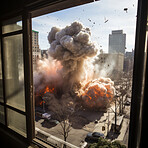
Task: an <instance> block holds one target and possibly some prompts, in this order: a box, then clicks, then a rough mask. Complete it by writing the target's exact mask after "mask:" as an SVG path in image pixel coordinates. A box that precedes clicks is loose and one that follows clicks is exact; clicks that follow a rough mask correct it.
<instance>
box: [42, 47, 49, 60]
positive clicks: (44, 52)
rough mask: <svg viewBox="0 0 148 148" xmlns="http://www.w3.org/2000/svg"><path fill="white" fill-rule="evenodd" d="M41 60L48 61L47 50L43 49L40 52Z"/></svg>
mask: <svg viewBox="0 0 148 148" xmlns="http://www.w3.org/2000/svg"><path fill="white" fill-rule="evenodd" d="M41 58H42V59H44V58H46V59H48V49H44V50H41Z"/></svg>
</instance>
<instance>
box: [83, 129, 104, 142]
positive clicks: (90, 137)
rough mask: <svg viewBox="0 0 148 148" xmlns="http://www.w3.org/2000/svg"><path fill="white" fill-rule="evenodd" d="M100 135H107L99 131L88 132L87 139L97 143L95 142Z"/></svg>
mask: <svg viewBox="0 0 148 148" xmlns="http://www.w3.org/2000/svg"><path fill="white" fill-rule="evenodd" d="M99 137H102V138H104V137H105V136H104V134H103V133H99V132H93V133H88V134H87V136H86V138H85V141H86V142H89V143H95V142H98V138H99Z"/></svg>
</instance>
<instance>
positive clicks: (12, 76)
mask: <svg viewBox="0 0 148 148" xmlns="http://www.w3.org/2000/svg"><path fill="white" fill-rule="evenodd" d="M3 41H4V67H5V68H4V72H5V76H4V77H5V93H6V102H7V104H9V105H11V106H13V107H15V108H18V109H21V110H23V111H24V110H25V94H24V65H23V45H22V34H20V35H14V36H10V37H5V38H4V40H3Z"/></svg>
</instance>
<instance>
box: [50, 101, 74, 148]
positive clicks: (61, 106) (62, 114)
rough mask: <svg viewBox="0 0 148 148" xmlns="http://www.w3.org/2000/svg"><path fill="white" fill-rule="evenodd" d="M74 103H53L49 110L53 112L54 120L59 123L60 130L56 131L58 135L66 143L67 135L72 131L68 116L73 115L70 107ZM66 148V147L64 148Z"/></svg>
mask: <svg viewBox="0 0 148 148" xmlns="http://www.w3.org/2000/svg"><path fill="white" fill-rule="evenodd" d="M73 105H74V103H72V102H71V101H70V102H69V103H66V102H64V101H55V102H53V103H52V104H51V105H50V107H49V109H50V110H51V111H53V112H54V114H55V117H56V119H57V120H58V121H59V122H60V123H59V124H60V126H61V129H60V130H58V131H57V132H58V134H60V135H62V136H63V140H64V141H67V138H68V136H69V133H70V131H71V129H72V124H71V122H70V116H71V115H72V114H73V110H72V106H73ZM64 147H66V146H64Z"/></svg>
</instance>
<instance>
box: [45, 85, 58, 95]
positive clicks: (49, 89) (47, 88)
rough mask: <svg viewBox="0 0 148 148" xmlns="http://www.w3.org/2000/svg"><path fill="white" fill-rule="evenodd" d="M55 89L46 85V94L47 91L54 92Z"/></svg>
mask: <svg viewBox="0 0 148 148" xmlns="http://www.w3.org/2000/svg"><path fill="white" fill-rule="evenodd" d="M54 90H55V89H54V88H49V87H48V86H46V88H45V91H44V94H45V93H47V92H50V93H54Z"/></svg>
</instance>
